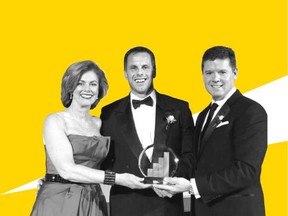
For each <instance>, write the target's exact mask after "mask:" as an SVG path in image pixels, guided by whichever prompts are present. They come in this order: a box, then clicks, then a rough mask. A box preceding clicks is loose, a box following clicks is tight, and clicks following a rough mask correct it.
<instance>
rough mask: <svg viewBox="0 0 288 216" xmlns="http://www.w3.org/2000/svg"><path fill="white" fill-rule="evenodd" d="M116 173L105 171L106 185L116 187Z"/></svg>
mask: <svg viewBox="0 0 288 216" xmlns="http://www.w3.org/2000/svg"><path fill="white" fill-rule="evenodd" d="M115 177H116V174H115V172H110V171H107V170H105V176H104V184H106V185H114V184H115Z"/></svg>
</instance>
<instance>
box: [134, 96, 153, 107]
mask: <svg viewBox="0 0 288 216" xmlns="http://www.w3.org/2000/svg"><path fill="white" fill-rule="evenodd" d="M141 104H145V105H147V106H153V100H152V98H151V97H150V96H149V97H147V98H145V99H144V100H132V105H133V107H134V109H137V108H138V107H140V105H141Z"/></svg>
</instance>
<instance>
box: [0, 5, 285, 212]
mask: <svg viewBox="0 0 288 216" xmlns="http://www.w3.org/2000/svg"><path fill="white" fill-rule="evenodd" d="M286 14H287V2H286V0H276V1H275V0H274V1H272V0H267V1H262V0H261V1H260V0H256V1H251V0H249V1H248V0H242V1H231V0H229V1H228V0H223V1H221V0H219V1H215V0H205V1H193V0H186V1H162V2H160V1H156V0H154V1H152V0H146V1H115V2H114V1H96V0H93V1H84V0H83V1H81V2H80V1H78V2H76V1H75V2H72V1H66V2H65V1H47V2H45V1H6V2H4V1H2V2H1V3H0V20H1V24H0V25H1V26H0V29H1V34H0V53H1V81H2V82H1V85H0V92H1V96H0V100H1V106H0V109H1V110H0V119H1V130H0V131H1V150H0V167H1V170H0V194H1V193H4V192H6V191H8V190H11V189H13V188H15V187H18V186H20V185H23V184H26V183H28V182H30V181H33V180H35V179H37V178H39V177H41V176H43V175H44V173H45V155H44V151H43V144H42V124H43V120H44V118H45V116H46V115H47V114H49V113H52V112H56V111H60V110H61V109H63V107H62V104H61V101H60V83H61V78H62V75H63V73H64V71H65V70H66V68H67V67H68V66H69V65H70V64H72V63H74V62H76V61H80V60H86V59H91V60H94V61H95V62H97V64H99V65H100V67H101V68H103V69H104V71H105V72H106V75H107V79H108V81H109V85H110V88H109V92H108V95H107V96H106V97H105V98H104V99H103V100H102V101H101V103H100V104H99V106H98V107H97V108H96V109H95V110H93V111H92V114H94V115H99V114H100V110H101V107H102V106H104V105H106V104H108V103H110V102H112V101H114V100H116V99H118V98H120V97H123V96H126V95H127V94H128V91H129V87H128V84H127V81H126V80H125V79H124V74H123V55H124V54H125V52H126V51H127V50H128V49H129V48H131V47H133V46H136V45H143V46H147V47H149V48H150V49H151V50H153V51H154V53H155V55H156V63H157V77H156V80H155V86H156V89H157V90H158V91H159V92H161V93H166V94H169V95H172V96H175V97H178V98H181V99H184V100H187V101H189V103H190V108H191V110H192V112H193V113H197V112H199V111H201V109H203V108H204V106H206V105H207V103H208V102H209V100H210V97H209V95H208V94H207V93H206V91H205V89H204V86H203V83H202V77H201V70H200V64H201V57H202V54H203V52H204V51H205V50H206V49H207V48H209V47H211V46H214V45H226V46H230V47H232V48H233V49H234V50H235V52H236V57H237V61H238V69H239V77H238V80H237V82H236V85H237V87H238V88H239V89H240V90H241V91H242V92H243V93H245V92H246V91H249V90H252V89H254V88H257V87H260V86H262V85H264V84H266V83H269V82H271V81H273V80H275V79H278V78H281V77H283V76H285V75H287V52H286V51H287V17H286ZM275 133H277V131H275ZM262 183H263V188H264V193H265V205H266V212H267V215H268V216H284V215H286V214H287V209H286V206H287V142H283V143H279V144H275V145H270V146H269V148H268V151H267V155H266V158H265V161H264V164H263V172H262ZM35 195H36V190H29V191H24V192H19V193H13V194H9V195H0V215H17V216H21V215H29V213H30V211H31V208H32V205H33V203H34V200H35Z"/></svg>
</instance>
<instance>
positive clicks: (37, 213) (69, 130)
mask: <svg viewBox="0 0 288 216" xmlns="http://www.w3.org/2000/svg"><path fill="white" fill-rule="evenodd" d="M107 89H108V84H107V80H106V78H105V75H104V72H103V71H102V70H101V69H100V68H99V67H98V66H97V65H96V64H95V63H94V62H92V61H82V62H77V63H74V64H72V65H71V66H70V67H69V68H68V69H67V71H66V72H65V74H64V76H63V79H62V92H61V100H62V103H63V105H64V106H65V107H66V108H67V109H66V110H64V111H61V112H58V113H54V114H51V115H49V116H48V117H47V118H46V120H45V123H44V143H45V150H46V169H47V170H46V172H47V173H46V176H45V181H44V183H43V185H42V186H41V188H40V190H39V192H38V196H37V199H36V202H35V204H34V207H33V210H32V213H31V215H32V216H54V215H55V216H56V215H61V216H62V215H64V216H65V215H67V216H68V215H69V216H76V215H77V216H89V215H93V216H102V215H103V216H106V215H107V207H106V200H105V197H104V195H103V193H102V191H101V188H100V186H99V183H104V184H111V185H112V184H119V185H123V186H127V187H130V188H139V189H140V188H147V187H149V186H148V185H144V184H142V183H141V182H140V181H142V180H143V179H141V178H138V177H136V176H134V175H132V174H115V173H114V172H108V171H105V172H104V171H102V170H99V167H100V164H101V162H102V161H103V159H104V158H105V157H106V155H107V153H108V150H109V145H110V139H109V137H102V136H101V134H100V128H101V119H99V118H98V117H95V116H91V115H90V114H89V110H90V109H93V108H95V107H96V105H97V104H98V103H99V101H100V100H101V99H102V98H103V97H104V96H105V95H106V92H107Z"/></svg>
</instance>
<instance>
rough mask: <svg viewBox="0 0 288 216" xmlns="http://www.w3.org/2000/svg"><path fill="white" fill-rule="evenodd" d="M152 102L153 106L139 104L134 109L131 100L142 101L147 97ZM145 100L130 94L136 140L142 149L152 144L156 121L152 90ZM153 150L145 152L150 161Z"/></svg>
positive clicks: (154, 98) (154, 100) (154, 94)
mask: <svg viewBox="0 0 288 216" xmlns="http://www.w3.org/2000/svg"><path fill="white" fill-rule="evenodd" d="M149 96H150V97H151V98H152V100H153V106H148V105H145V104H141V105H140V107H138V108H136V109H134V107H133V105H132V100H133V99H134V100H144V99H145V98H147V97H149ZM147 97H145V98H139V97H137V96H136V95H135V94H133V93H132V92H131V93H130V103H131V110H132V115H133V119H134V124H135V127H136V131H137V135H138V138H139V140H140V142H141V144H142V147H143V149H144V148H146V147H147V146H149V145H151V144H153V143H154V134H155V121H156V93H155V90H153V91H152V92H151V93H150V94H149V95H147ZM152 153H153V148H150V149H149V150H148V151H146V154H147V157H148V158H149V159H150V160H151V157H152Z"/></svg>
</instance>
